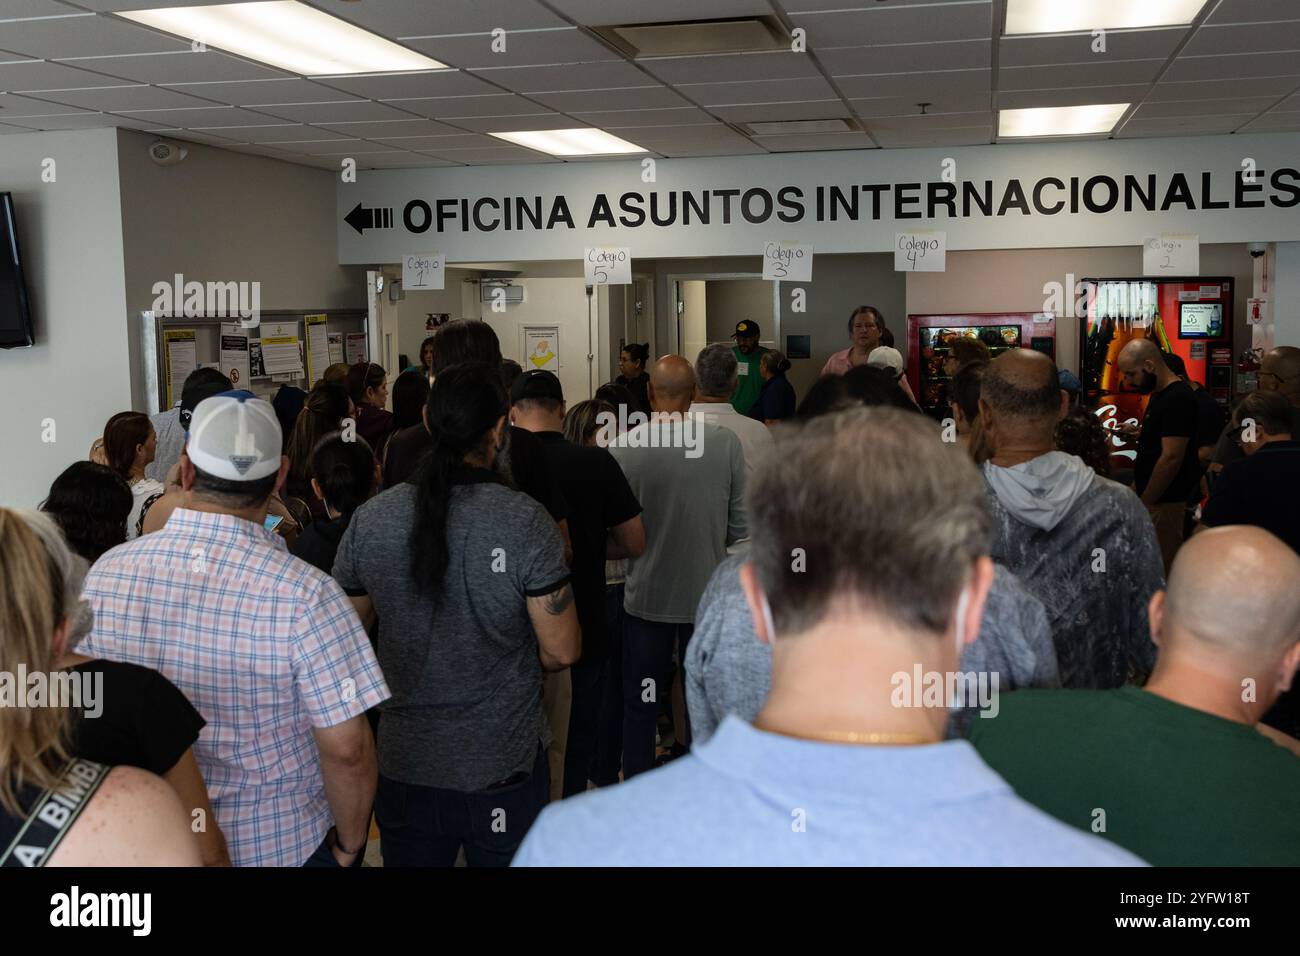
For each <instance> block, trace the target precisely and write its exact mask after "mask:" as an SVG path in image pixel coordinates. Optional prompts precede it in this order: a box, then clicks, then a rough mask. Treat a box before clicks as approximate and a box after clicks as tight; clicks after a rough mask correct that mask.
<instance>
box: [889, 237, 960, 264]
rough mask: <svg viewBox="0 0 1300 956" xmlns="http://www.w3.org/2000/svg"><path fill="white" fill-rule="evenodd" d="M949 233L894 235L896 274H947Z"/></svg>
mask: <svg viewBox="0 0 1300 956" xmlns="http://www.w3.org/2000/svg"><path fill="white" fill-rule="evenodd" d="M947 260H948V233H946V232H941V231H938V230H924V231H920V232H896V233H894V271H895V272H945V271H946V270H947V267H948V264H947Z"/></svg>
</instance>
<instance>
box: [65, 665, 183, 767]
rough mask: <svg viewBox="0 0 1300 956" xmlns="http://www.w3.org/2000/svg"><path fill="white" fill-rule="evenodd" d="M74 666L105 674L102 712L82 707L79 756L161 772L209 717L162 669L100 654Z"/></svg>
mask: <svg viewBox="0 0 1300 956" xmlns="http://www.w3.org/2000/svg"><path fill="white" fill-rule="evenodd" d="M71 670H73V671H75V672H77V673H79V674H95V673H100V674H103V675H104V676H103V684H102V690H101V691H100V693H99V695H98V706H100V707H102V708H103V710H102V712H101V713H100V714H99V716H98V717H87V716H86V711H85V710H84V709H83V710H81V711H76V715H77V716H76V719H75V720H74V722H73V733H72V740H73V745H72V753H73V754H75V755H76V756H78V757H84V758H85V759H86V760H93V761H95V762H96V763H102V764H108V765H109V766H120V765H122V764H125V765H126V766H128V767H140V768H141V769H143V770H148V771H150V772H152V773H156V774H158V775H160V776H161V775H162V774H165V773H166V772H167V771H169V770H171V769H172V767H174V766H176V762H177V761H178V760H180V759H181V757H182V756H183V755H184V753H185V751H187V750H189V749H190V747H192V746H194V742H195V741H196V740H198V739H199V731H200V730H202V729H203V727H204V725H205V724H206V723H207V722H206V721H205V720H204V719H203V717H202V716H200V714H199V712H198V711H197V710H195V709H194V705H193V704H191V703H190V702H189V700H188V699H187V698H186V697H185V695H184V694H182V693H181V692H180V690H179V689H178V688H177V687H176V685H175V684H173V683H172V682H171V681H169V680H168V679H167V678H166V677H164V676H163V675H162V674H159V673H158V672H157V671H156V670H152V669H150V668H148V667H140V666H139V665H137V664H124V663H122V662H121V661H107V660H102V659H98V658H97V659H95V660H93V661H86V662H85V663H82V664H77V665H75V666H74V667H72V668H71ZM84 702H85V701H84V699H83V703H84Z"/></svg>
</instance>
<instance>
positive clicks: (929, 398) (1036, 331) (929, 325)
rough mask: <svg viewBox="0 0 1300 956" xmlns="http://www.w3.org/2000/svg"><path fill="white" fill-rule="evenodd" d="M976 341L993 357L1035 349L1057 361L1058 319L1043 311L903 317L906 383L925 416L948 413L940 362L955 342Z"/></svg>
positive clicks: (938, 415) (943, 376)
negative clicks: (962, 338) (1020, 350)
mask: <svg viewBox="0 0 1300 956" xmlns="http://www.w3.org/2000/svg"><path fill="white" fill-rule="evenodd" d="M961 337H966V338H972V339H979V340H980V341H981V342H983V343H984V344H985V345H987V346H988V347H989V351H991V352H992V353H993V354H994V356H997V355H999V354H1001V353H1002V352H1005V351H1006V350H1007V349H1019V348H1025V349H1035V350H1036V351H1039V352H1042V353H1043V354H1045V355H1047V356H1048V357H1049V358H1051V359H1052V361H1056V318H1055V317H1054V316H1052V315H1050V314H1048V313H1043V312H981V313H967V314H957V315H909V316H908V317H907V380H908V384H910V385H911V386H912V394H913V395H915V396H916V400H917V401H918V402H919V403H920V405H921V408H923V409H924V410H925V413H926V414H927V415H931V416H933V417H934V418H940V419H941V418H944V417H945V416H946V415H947V414H948V376H947V374H946V373H945V372H944V369H943V361H944V359H946V358H947V357H948V350H949V349H950V348H951V347H952V344H953V342H955V341H957V339H958V338H961Z"/></svg>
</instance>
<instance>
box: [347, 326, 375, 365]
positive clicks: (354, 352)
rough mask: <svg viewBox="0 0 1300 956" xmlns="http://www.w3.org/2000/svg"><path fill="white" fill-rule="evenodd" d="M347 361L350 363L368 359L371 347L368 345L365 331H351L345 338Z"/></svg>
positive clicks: (353, 363)
mask: <svg viewBox="0 0 1300 956" xmlns="http://www.w3.org/2000/svg"><path fill="white" fill-rule="evenodd" d="M343 342H344V356H345V361H346V362H347V363H348V364H349V365H356V364H357V363H358V362H364V361H366V359H367V357H368V355H369V349H368V347H367V345H366V333H365V332H349V333H347V335H346V336H344V339H343Z"/></svg>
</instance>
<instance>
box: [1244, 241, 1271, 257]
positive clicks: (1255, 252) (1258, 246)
mask: <svg viewBox="0 0 1300 956" xmlns="http://www.w3.org/2000/svg"><path fill="white" fill-rule="evenodd" d="M1246 248H1247V249H1248V250H1249V251H1250V257H1251V258H1252V259H1258V258H1259V257H1260V256H1262V255H1264V253H1266V252H1268V243H1267V242H1251V243H1247V245H1246Z"/></svg>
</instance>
